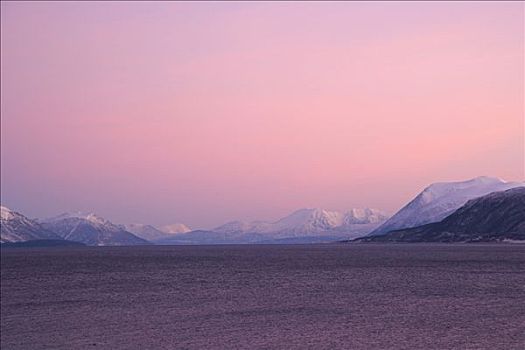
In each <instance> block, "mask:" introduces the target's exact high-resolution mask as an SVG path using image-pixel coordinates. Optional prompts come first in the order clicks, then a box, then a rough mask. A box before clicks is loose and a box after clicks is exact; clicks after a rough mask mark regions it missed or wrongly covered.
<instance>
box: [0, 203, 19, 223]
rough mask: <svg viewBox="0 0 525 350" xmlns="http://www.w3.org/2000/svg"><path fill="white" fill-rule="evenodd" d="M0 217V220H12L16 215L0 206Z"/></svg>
mask: <svg viewBox="0 0 525 350" xmlns="http://www.w3.org/2000/svg"><path fill="white" fill-rule="evenodd" d="M0 217H1V218H2V220H13V219H14V218H15V217H16V215H15V213H14V212H13V211H11V209H9V208H8V207H4V206H3V205H2V206H0Z"/></svg>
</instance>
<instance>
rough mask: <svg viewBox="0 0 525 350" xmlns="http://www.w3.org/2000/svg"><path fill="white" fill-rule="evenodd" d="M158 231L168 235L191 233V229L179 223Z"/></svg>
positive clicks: (163, 227)
mask: <svg viewBox="0 0 525 350" xmlns="http://www.w3.org/2000/svg"><path fill="white" fill-rule="evenodd" d="M159 230H160V231H162V232H164V233H168V234H178V233H186V232H190V231H191V229H190V228H189V227H188V226H186V225H184V224H181V223H175V224H170V225H166V226H162V227H161V228H160V229H159Z"/></svg>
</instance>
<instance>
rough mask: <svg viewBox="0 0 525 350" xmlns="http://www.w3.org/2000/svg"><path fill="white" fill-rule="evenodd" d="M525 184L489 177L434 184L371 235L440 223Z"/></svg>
mask: <svg viewBox="0 0 525 350" xmlns="http://www.w3.org/2000/svg"><path fill="white" fill-rule="evenodd" d="M524 185H525V183H523V182H521V183H519V182H506V181H503V180H501V179H498V178H493V177H487V176H480V177H476V178H474V179H471V180H467V181H461V182H439V183H434V184H432V185H430V186H428V187H427V188H425V189H424V190H423V192H421V193H420V194H419V195H417V196H416V197H415V198H414V199H413V200H412V201H410V202H409V203H408V204H407V205H405V206H404V207H403V208H402V209H401V210H399V211H398V212H397V213H396V214H395V215H393V216H392V217H391V218H390V219H388V220H387V221H386V222H384V223H383V224H382V225H381V226H379V227H378V228H377V229H375V230H374V231H373V232H372V233H371V234H370V235H371V236H373V235H381V234H385V233H387V232H389V231H393V230H398V229H404V228H410V227H416V226H420V225H424V224H428V223H431V222H437V221H440V220H442V219H444V218H445V217H447V216H448V215H450V214H451V213H453V212H454V211H455V210H456V209H458V208H459V207H461V206H462V205H464V204H465V203H466V202H467V201H468V200H470V199H474V198H477V197H481V196H484V195H486V194H488V193H491V192H496V191H504V190H507V189H511V188H514V187H519V186H524Z"/></svg>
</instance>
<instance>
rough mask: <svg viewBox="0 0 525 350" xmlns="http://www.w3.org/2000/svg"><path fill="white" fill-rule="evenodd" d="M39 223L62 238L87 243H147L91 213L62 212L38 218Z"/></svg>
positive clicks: (101, 244)
mask: <svg viewBox="0 0 525 350" xmlns="http://www.w3.org/2000/svg"><path fill="white" fill-rule="evenodd" d="M40 223H41V224H42V226H43V227H45V228H47V229H49V230H51V231H53V232H56V233H57V234H58V235H59V236H60V237H62V238H64V239H67V240H71V241H75V242H81V243H84V244H87V245H95V246H105V245H140V244H148V242H147V241H146V240H144V239H142V238H139V237H137V236H135V235H134V234H132V233H131V232H128V231H126V230H125V229H124V228H122V227H121V226H119V225H115V224H113V223H112V222H110V221H109V220H106V219H104V218H102V217H100V216H97V215H95V214H92V213H91V214H84V213H79V212H77V213H64V214H61V215H59V216H56V217H52V218H48V219H43V220H40Z"/></svg>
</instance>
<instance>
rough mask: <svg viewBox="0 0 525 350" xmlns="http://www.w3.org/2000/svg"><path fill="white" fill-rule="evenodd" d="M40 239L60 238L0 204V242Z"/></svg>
mask: <svg viewBox="0 0 525 350" xmlns="http://www.w3.org/2000/svg"><path fill="white" fill-rule="evenodd" d="M40 239H61V238H60V237H59V236H58V235H56V234H55V233H54V232H51V231H49V230H47V229H45V228H44V227H42V225H40V224H39V223H38V222H36V221H35V220H31V219H28V218H27V217H25V216H24V215H22V214H20V213H18V212H16V211H13V210H10V209H9V208H7V207H4V206H0V242H2V243H5V242H22V241H29V240H40Z"/></svg>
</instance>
